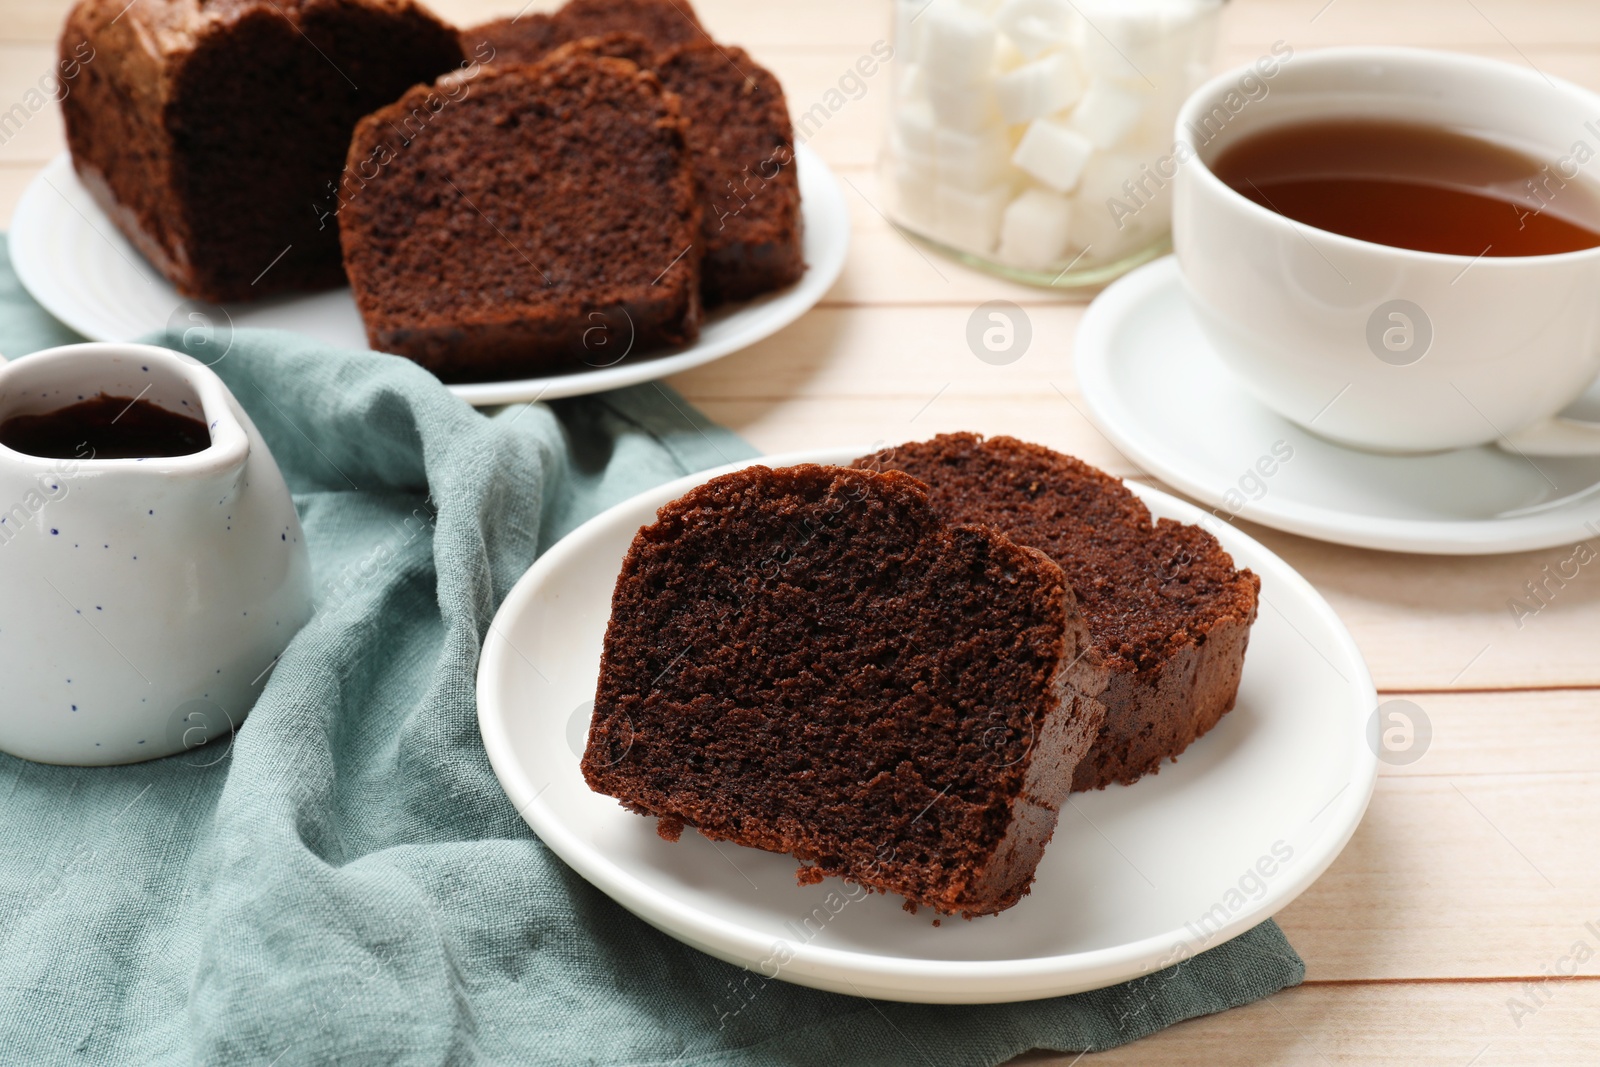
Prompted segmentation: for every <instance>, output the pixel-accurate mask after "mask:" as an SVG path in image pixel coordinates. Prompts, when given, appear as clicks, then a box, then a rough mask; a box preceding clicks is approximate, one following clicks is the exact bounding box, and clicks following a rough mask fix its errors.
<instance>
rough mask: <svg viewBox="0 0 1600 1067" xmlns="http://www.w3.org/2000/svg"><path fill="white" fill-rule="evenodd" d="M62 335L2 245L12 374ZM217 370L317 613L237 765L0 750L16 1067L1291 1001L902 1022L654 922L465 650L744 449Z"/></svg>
mask: <svg viewBox="0 0 1600 1067" xmlns="http://www.w3.org/2000/svg"><path fill="white" fill-rule="evenodd" d="M0 250H3V246H0ZM72 339H73V338H72V337H71V335H70V333H68V332H67V331H66V330H65V329H64V328H63V327H61V326H60V325H59V324H58V323H55V322H54V320H52V319H50V318H49V316H47V315H45V314H44V313H43V312H42V311H40V310H39V309H38V308H37V306H35V305H34V304H33V303H32V302H31V301H30V300H29V299H28V298H27V296H26V294H25V293H23V292H22V290H21V289H20V287H19V286H18V285H17V283H16V280H15V277H14V275H13V274H12V273H11V270H10V266H9V261H8V260H6V259H5V258H4V256H3V255H0V353H4V354H5V355H6V356H7V357H11V358H15V357H16V356H18V355H22V354H24V353H25V352H27V351H32V350H35V349H37V348H39V347H42V346H44V345H48V344H58V343H63V342H66V341H69V340H72ZM168 340H169V341H170V342H172V343H173V344H174V346H175V347H177V346H178V345H179V344H180V340H179V338H177V337H172V338H169V339H168ZM215 356H216V349H215V347H214V346H213V347H212V348H211V349H210V350H209V352H208V355H207V357H206V358H215ZM215 369H216V370H217V372H218V373H219V374H221V375H222V377H223V378H224V379H225V380H226V381H227V383H228V385H229V386H230V387H231V388H232V389H233V391H234V393H235V394H236V395H237V396H238V398H239V400H240V402H241V403H242V404H243V405H244V407H245V408H246V409H247V410H248V411H249V413H250V415H251V417H252V418H253V419H254V420H255V422H256V424H257V425H258V426H259V427H260V429H261V432H262V434H263V435H264V437H265V438H266V440H267V442H268V443H269V445H270V447H271V448H272V450H273V453H274V454H275V455H276V457H277V459H278V462H279V464H280V465H281V466H282V467H283V469H284V473H285V475H286V476H287V478H288V481H289V484H290V486H291V488H292V489H293V490H294V493H295V500H296V503H297V504H298V506H299V509H300V513H301V516H302V519H303V521H304V524H305V530H306V536H307V540H308V542H309V544H310V548H311V556H312V562H313V567H314V571H315V584H316V588H317V590H318V609H317V613H316V616H315V617H314V618H313V619H312V621H311V623H310V624H309V625H308V626H307V627H306V628H305V630H304V631H302V632H301V633H300V635H299V636H298V637H297V638H296V639H295V641H294V643H293V644H292V645H291V646H290V648H289V650H288V651H287V652H286V653H285V655H284V656H283V658H282V660H281V662H280V663H279V664H278V667H277V669H276V671H275V672H274V673H273V674H272V676H271V677H270V679H269V680H268V681H267V682H266V684H265V686H264V688H263V692H262V694H261V697H260V699H259V702H258V703H257V705H256V707H255V710H254V712H253V713H252V714H251V715H250V718H249V719H248V720H247V721H246V722H245V723H244V725H243V727H242V728H241V729H240V730H239V731H238V732H237V733H236V734H235V735H234V736H233V738H232V739H231V743H230V742H229V741H216V742H213V743H212V744H211V745H208V746H204V747H202V748H198V749H195V750H194V751H192V752H189V753H187V754H184V755H180V756H174V757H172V758H169V759H165V760H158V761H155V762H152V763H146V764H141V765H138V766H132V767H117V768H98V769H74V768H64V767H46V766H40V765H37V764H31V763H27V762H24V761H21V760H17V759H13V758H10V757H7V756H0V840H3V841H4V842H5V846H4V848H3V850H0V1050H3V1051H0V1059H3V1060H4V1061H5V1062H7V1063H28V1064H53V1063H96V1064H103V1063H117V1064H123V1063H127V1064H147V1063H156V1064H187V1063H194V1064H207V1065H213V1064H262V1065H268V1064H271V1065H276V1067H292V1065H299V1064H313V1063H316V1064H321V1063H335V1062H337V1063H341V1064H380V1063H381V1064H407V1065H409V1064H460V1063H479V1062H481V1063H505V1064H562V1065H565V1064H580V1063H587V1064H656V1065H670V1064H678V1065H689V1064H730V1065H731V1064H793V1065H809V1064H817V1065H824V1064H825V1065H829V1067H839V1065H846V1067H848V1065H856V1064H861V1065H866V1064H883V1063H911V1064H931V1065H945V1064H951V1065H955V1064H962V1065H965V1064H997V1063H1001V1062H1003V1061H1005V1060H1007V1059H1008V1058H1010V1057H1012V1056H1014V1055H1016V1054H1018V1053H1021V1052H1024V1051H1026V1050H1028V1049H1032V1048H1048V1049H1059V1050H1078V1049H1086V1048H1088V1049H1104V1048H1110V1047H1112V1046H1115V1045H1119V1044H1122V1043H1124V1042H1127V1041H1130V1040H1133V1039H1135V1038H1138V1037H1141V1036H1143V1035H1145V1034H1148V1033H1151V1032H1153V1031H1155V1030H1158V1029H1160V1028H1162V1027H1165V1026H1168V1025H1170V1024H1172V1023H1174V1022H1177V1021H1179V1020H1182V1019H1187V1018H1191V1017H1193V1016H1196V1015H1201V1014H1205V1013H1208V1012H1214V1011H1219V1010H1222V1009H1224V1008H1228V1007H1232V1006H1234V1005H1238V1004H1242V1003H1245V1002H1247V1001H1251V1000H1255V999H1256V998H1258V997H1262V996H1266V995H1268V994H1270V993H1273V992H1276V991H1277V990H1279V989H1281V988H1283V987H1284V986H1287V985H1292V984H1294V983H1297V982H1299V981H1300V979H1301V978H1302V977H1303V974H1304V967H1303V965H1302V963H1301V961H1300V959H1299V957H1298V956H1296V955H1295V953H1294V950H1293V949H1292V948H1290V946H1289V944H1288V943H1287V941H1285V939H1284V937H1283V935H1282V933H1281V932H1280V931H1279V929H1278V928H1277V926H1276V925H1274V924H1273V923H1271V922H1267V923H1264V924H1262V925H1261V926H1260V927H1257V928H1256V929H1255V930H1253V931H1251V932H1250V933H1248V934H1246V935H1244V936H1242V937H1240V938H1238V939H1236V940H1234V941H1232V942H1230V943H1228V944H1226V945H1223V946H1220V947H1218V948H1214V949H1212V950H1210V951H1208V952H1204V953H1201V954H1200V955H1198V956H1196V957H1195V958H1193V959H1191V960H1188V961H1187V962H1185V963H1183V964H1182V965H1180V966H1176V967H1173V968H1171V969H1169V970H1168V971H1165V972H1161V973H1160V974H1158V975H1155V976H1152V977H1151V978H1147V979H1144V980H1141V981H1138V982H1132V983H1129V984H1127V985H1123V986H1118V987H1115V988H1111V989H1104V990H1100V991H1098V992H1093V993H1085V994H1081V995H1078V996H1072V997H1063V998H1059V999H1055V1000H1045V1001H1036V1002H1031V1003H1021V1004H1007V1005H991V1006H986V1007H948V1006H923V1005H906V1004H893V1003H886V1002H873V1001H866V1000H859V999H855V998H852V997H845V996H836V995H832V994H827V993H820V992H816V991H813V990H809V989H802V988H800V987H798V986H792V985H788V984H786V983H783V982H767V981H764V980H763V979H761V978H760V977H759V976H753V975H750V974H748V973H746V972H743V971H741V970H739V969H738V968H736V967H733V966H730V965H728V964H725V963H722V962H719V961H717V960H715V959H712V958H711V957H709V956H705V955H702V954H701V953H699V952H696V951H694V950H693V949H690V948H686V947H685V946H683V945H680V944H678V943H677V942H676V941H673V940H672V939H671V938H669V937H667V936H665V935H663V934H661V933H658V932H657V931H655V930H654V929H652V928H651V927H649V926H647V925H645V924H644V923H642V922H640V921H639V920H637V919H635V918H633V917H632V916H631V915H629V914H628V913H627V912H625V911H623V910H622V909H621V908H620V907H618V906H617V905H615V904H613V903H612V902H611V901H610V900H609V899H608V898H607V897H606V896H605V895H604V894H602V893H600V892H599V891H598V890H596V889H594V888H592V887H591V886H589V885H588V884H587V883H586V882H584V881H583V879H581V878H579V877H578V876H577V875H576V874H574V873H573V872H572V871H571V870H569V869H568V868H567V867H566V866H565V865H564V864H562V862H561V861H560V860H558V859H556V858H555V856H554V855H553V854H551V853H550V852H549V851H548V850H547V849H546V848H545V847H544V846H543V845H542V844H541V843H540V842H539V840H538V839H537V838H535V837H534V836H533V834H532V833H531V832H530V831H529V829H528V827H527V826H526V824H524V823H523V822H522V820H521V819H520V818H519V817H518V816H517V814H516V812H515V811H514V810H513V809H512V806H511V804H510V803H509V802H508V801H507V800H506V797H505V795H504V794H503V793H502V792H501V790H500V787H499V785H498V783H497V782H496V780H495V777H494V775H493V773H492V772H491V770H490V767H489V761H488V758H487V757H486V756H485V754H484V750H483V745H482V743H481V741H480V740H479V737H478V729H477V724H476V718H475V712H474V705H473V682H474V671H475V668H476V664H477V656H478V647H479V642H480V640H481V639H482V637H483V635H484V633H485V631H486V629H487V627H488V625H489V622H490V619H491V617H492V615H493V612H494V610H495V607H496V606H497V605H498V604H499V602H500V600H501V598H502V597H503V596H504V595H505V593H506V591H507V590H508V589H509V588H510V586H511V584H512V583H513V582H514V581H516V579H517V578H518V577H519V576H520V575H521V574H522V572H523V571H524V570H525V569H526V568H527V567H528V565H529V564H530V563H532V562H533V560H534V558H535V557H536V556H537V555H538V554H539V552H540V551H542V550H543V549H545V548H548V547H549V546H550V544H552V543H553V542H554V541H555V539H556V538H558V537H560V536H561V535H562V534H564V533H566V532H567V531H569V530H570V529H572V528H573V527H574V526H575V525H577V524H578V523H579V522H581V521H582V520H583V519H585V518H587V517H588V516H590V515H592V514H594V513H595V512H596V511H598V510H600V509H602V508H604V507H606V506H608V505H610V504H612V503H615V502H617V501H620V500H622V499H625V498H626V497H628V496H630V495H632V494H634V493H637V492H639V491H641V490H644V489H647V488H649V487H651V486H655V485H658V484H660V483H662V482H664V481H666V480H668V479H671V478H675V477H678V476H680V475H682V474H685V473H687V472H691V471H696V470H701V469H704V468H707V467H711V466H715V465H718V464H721V463H724V462H727V461H730V460H735V459H739V458H743V457H746V456H750V455H752V454H753V452H752V450H751V448H750V447H749V446H748V445H746V444H745V443H744V442H742V441H741V440H739V439H738V438H737V437H735V436H734V435H733V434H731V433H729V432H727V431H726V430H723V429H721V428H719V427H716V426H714V425H712V424H710V423H708V422H707V421H706V420H705V419H703V418H702V417H701V416H700V415H699V414H698V413H696V412H695V411H694V410H693V409H691V408H690V407H689V406H688V405H687V404H686V403H684V401H683V400H682V399H681V398H679V397H678V396H676V395H675V394H674V393H672V392H671V391H670V390H668V389H666V388H665V387H661V386H657V385H644V386H639V387H636V388H632V389H625V390H621V391H618V392H614V393H609V394H604V395H600V396H593V397H585V398H580V399H575V400H563V401H557V402H555V403H551V404H541V405H531V406H528V405H519V406H515V407H511V408H508V409H505V410H503V411H501V412H499V413H497V414H495V415H493V416H485V415H482V414H479V413H476V412H474V411H473V410H472V409H470V408H469V407H467V406H466V405H465V404H463V403H461V402H460V401H458V400H456V399H455V398H454V397H452V396H451V395H450V394H449V393H448V392H447V391H446V390H445V389H444V388H443V387H442V386H441V385H440V384H439V383H438V382H437V381H436V380H434V379H433V378H432V377H431V376H429V375H428V374H427V373H425V372H424V371H422V370H420V369H419V368H417V367H416V366H414V365H412V364H411V363H409V362H407V361H405V360H402V359H397V358H393V357H389V356H383V355H377V354H374V353H371V352H347V351H337V350H333V349H330V348H328V347H327V346H325V345H321V344H318V343H315V342H313V341H310V340H308V339H305V338H302V337H299V336H296V335H293V334H287V333H274V332H252V331H240V332H239V333H237V334H236V335H234V337H233V338H232V347H231V349H230V350H229V351H228V353H227V355H226V356H225V357H224V358H222V359H221V360H220V361H219V362H217V363H216V364H215ZM4 563H5V561H4V560H3V559H0V565H4ZM5 621H6V623H7V624H10V623H12V620H5ZM18 621H20V622H21V623H22V624H26V620H18ZM735 986H737V987H738V988H740V989H742V990H744V992H743V994H742V995H741V996H740V997H739V998H738V999H737V1000H735V999H734V998H732V996H731V995H730V992H729V991H730V989H732V988H734V987H735ZM730 1003H738V1004H742V1008H739V1009H738V1010H734V1011H730V1009H729V1005H730Z"/></svg>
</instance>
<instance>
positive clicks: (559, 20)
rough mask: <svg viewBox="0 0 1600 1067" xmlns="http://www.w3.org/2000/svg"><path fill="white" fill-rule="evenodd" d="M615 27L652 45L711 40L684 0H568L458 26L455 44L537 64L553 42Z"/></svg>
mask: <svg viewBox="0 0 1600 1067" xmlns="http://www.w3.org/2000/svg"><path fill="white" fill-rule="evenodd" d="M616 31H625V32H628V33H635V34H638V35H639V36H641V37H643V38H644V39H645V40H647V41H650V42H652V44H653V45H654V47H655V48H656V49H657V50H660V49H666V48H671V47H672V46H674V45H679V44H687V43H689V42H691V41H709V40H710V39H711V38H710V36H709V35H708V34H707V33H706V31H705V27H704V26H702V25H700V16H698V15H696V14H695V12H694V8H693V7H692V6H690V4H689V3H688V0H570V2H569V3H567V4H566V6H564V7H561V8H559V9H558V10H556V11H554V12H552V13H550V14H543V13H539V12H535V13H533V14H527V15H521V16H518V17H514V18H504V19H496V20H494V21H493V22H485V23H483V24H482V25H479V26H471V27H468V28H467V29H464V30H462V31H461V44H462V48H463V49H464V50H465V51H467V52H471V51H472V50H473V49H474V48H476V47H477V46H478V45H479V44H481V43H483V42H485V41H487V42H488V43H489V44H490V45H492V46H493V47H494V50H495V58H496V62H499V63H537V62H538V61H539V60H541V59H543V58H544V56H545V54H546V53H548V52H549V51H550V50H551V49H553V48H555V47H557V46H558V45H563V44H567V43H568V42H571V41H578V40H582V39H583V38H585V37H600V36H604V35H605V34H608V33H612V32H616Z"/></svg>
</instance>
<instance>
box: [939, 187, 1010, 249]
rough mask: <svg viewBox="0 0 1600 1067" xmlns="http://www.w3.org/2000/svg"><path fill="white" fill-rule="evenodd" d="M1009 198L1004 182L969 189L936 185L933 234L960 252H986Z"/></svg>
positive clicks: (1008, 191) (998, 234) (997, 238)
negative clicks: (973, 190)
mask: <svg viewBox="0 0 1600 1067" xmlns="http://www.w3.org/2000/svg"><path fill="white" fill-rule="evenodd" d="M1010 199H1011V189H1010V187H1009V186H1005V185H999V186H995V187H994V188H993V189H985V190H983V191H982V192H970V191H968V190H966V189H956V188H952V187H951V186H948V185H943V184H940V185H939V186H937V187H936V189H935V191H934V202H935V206H936V210H937V216H938V219H937V226H936V227H935V229H934V232H933V236H935V237H937V238H939V239H940V240H942V241H944V242H945V243H946V244H949V245H953V246H954V247H956V248H959V249H962V250H963V251H966V252H975V253H977V254H978V255H984V256H987V255H990V254H991V253H993V252H994V246H995V242H996V241H998V240H999V239H1000V219H1001V216H1002V215H1004V214H1005V210H1006V202H1007V201H1008V200H1010Z"/></svg>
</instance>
